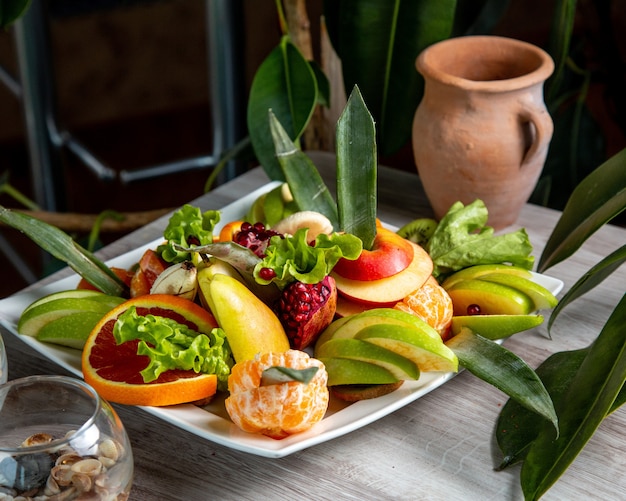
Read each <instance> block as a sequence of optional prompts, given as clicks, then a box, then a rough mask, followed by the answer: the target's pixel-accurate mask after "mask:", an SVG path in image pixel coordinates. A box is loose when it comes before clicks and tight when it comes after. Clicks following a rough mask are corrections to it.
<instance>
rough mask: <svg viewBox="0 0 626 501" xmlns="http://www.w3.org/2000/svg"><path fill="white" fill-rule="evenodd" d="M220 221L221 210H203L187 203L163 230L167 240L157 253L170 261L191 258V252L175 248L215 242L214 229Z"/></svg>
mask: <svg viewBox="0 0 626 501" xmlns="http://www.w3.org/2000/svg"><path fill="white" fill-rule="evenodd" d="M219 221H220V213H219V211H215V210H209V211H206V212H204V213H203V212H202V211H201V210H200V209H199V208H198V207H193V206H192V205H189V204H185V205H183V206H182V207H181V208H180V209H179V210H177V211H176V212H174V213H173V214H172V216H171V217H170V219H169V221H168V223H167V227H166V228H165V230H164V231H163V238H164V239H165V240H166V242H165V243H164V244H162V245H159V246H158V247H157V253H158V254H159V255H160V256H161V257H162V258H163V259H165V261H167V262H168V263H180V262H182V261H187V260H188V259H190V253H189V252H185V251H181V250H179V249H176V248H175V245H178V246H181V247H190V246H192V245H206V244H210V243H212V242H213V229H214V228H215V225H216V224H217V223H219Z"/></svg>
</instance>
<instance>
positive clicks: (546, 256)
mask: <svg viewBox="0 0 626 501" xmlns="http://www.w3.org/2000/svg"><path fill="white" fill-rule="evenodd" d="M624 209H626V149H624V150H622V151H621V152H619V153H617V154H616V155H614V156H613V157H611V158H610V159H609V160H607V161H606V162H604V163H603V164H602V165H600V167H598V168H597V169H596V170H594V171H593V172H592V173H591V174H589V175H588V176H587V177H586V178H585V179H583V180H582V181H581V182H580V183H579V184H578V186H577V187H576V189H575V190H574V191H573V192H572V194H571V196H570V198H569V200H568V202H567V205H566V206H565V209H563V214H561V217H560V219H559V221H558V222H557V224H556V227H555V228H554V230H553V231H552V234H551V235H550V238H549V239H548V242H547V244H546V246H545V248H544V250H543V252H542V254H541V258H540V259H539V264H538V266H537V269H538V271H539V272H543V271H545V270H546V269H548V268H550V267H551V266H554V265H556V264H558V263H560V262H561V261H563V260H565V259H567V258H568V257H569V256H571V255H572V254H573V253H574V252H576V250H578V248H579V247H580V246H581V245H582V244H583V243H584V242H585V240H587V238H589V236H591V235H592V234H593V233H595V232H596V231H597V230H598V229H599V228H600V227H602V226H603V225H604V224H605V223H607V222H608V221H610V220H611V219H613V218H614V217H615V216H616V215H617V214H619V213H620V212H622V211H623V210H624Z"/></svg>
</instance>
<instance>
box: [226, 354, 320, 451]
mask: <svg viewBox="0 0 626 501" xmlns="http://www.w3.org/2000/svg"><path fill="white" fill-rule="evenodd" d="M276 366H279V367H289V368H292V369H306V368H309V367H318V371H317V372H316V373H315V376H314V377H313V379H311V381H309V382H308V383H307V384H303V383H300V382H297V381H290V382H286V383H279V384H272V385H267V386H260V384H261V376H262V374H263V371H264V370H265V369H268V368H270V367H276ZM327 381H328V374H327V372H326V369H325V367H324V364H323V363H322V362H321V361H319V360H317V359H315V358H312V357H309V355H308V354H306V353H305V352H303V351H298V350H288V351H286V352H284V353H275V352H274V353H264V354H262V355H260V356H257V357H255V358H254V359H252V360H246V361H243V362H239V363H237V364H235V366H234V367H233V369H232V372H231V375H230V377H229V379H228V389H229V391H230V396H229V397H228V398H227V399H226V401H225V406H226V411H227V412H228V415H229V416H230V418H231V419H232V421H233V422H234V423H235V424H236V425H237V426H238V427H239V428H241V429H242V430H243V431H246V432H249V433H261V434H263V435H266V436H268V437H271V438H274V439H282V438H285V437H287V436H289V435H292V434H294V433H299V432H302V431H305V430H307V429H309V428H311V427H312V426H313V425H314V424H315V423H318V422H319V421H321V420H322V418H323V417H324V415H325V413H326V409H327V408H328V399H329V392H328V387H327Z"/></svg>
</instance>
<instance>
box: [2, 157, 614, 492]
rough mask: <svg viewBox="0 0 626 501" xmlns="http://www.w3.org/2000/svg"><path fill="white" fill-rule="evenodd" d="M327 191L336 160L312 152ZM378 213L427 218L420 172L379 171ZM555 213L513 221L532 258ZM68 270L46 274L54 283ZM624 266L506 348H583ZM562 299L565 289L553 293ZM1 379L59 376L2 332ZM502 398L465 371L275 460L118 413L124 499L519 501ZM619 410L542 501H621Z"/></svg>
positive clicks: (152, 234) (216, 198)
mask: <svg viewBox="0 0 626 501" xmlns="http://www.w3.org/2000/svg"><path fill="white" fill-rule="evenodd" d="M311 156H312V157H313V158H314V159H315V161H316V163H317V165H318V167H319V169H320V171H321V172H322V174H323V175H324V177H325V178H326V179H327V182H328V185H329V186H331V185H332V184H333V178H334V172H333V165H334V163H333V162H334V161H333V158H332V157H331V156H329V155H326V154H313V153H311ZM265 182H267V178H266V176H265V175H264V173H263V172H262V171H260V170H259V169H257V170H254V171H251V172H249V173H247V174H245V175H243V176H241V177H239V178H238V179H236V180H235V181H232V182H231V183H228V184H226V185H224V186H221V187H219V188H217V189H216V190H214V191H212V192H210V193H209V194H207V195H205V196H202V197H200V198H199V199H197V200H194V201H192V203H193V204H194V205H197V206H199V207H201V208H202V209H203V210H207V209H218V208H220V207H222V206H224V205H226V204H228V203H230V202H232V201H234V200H237V199H238V198H240V197H242V196H244V195H246V194H247V193H250V192H251V191H252V190H253V189H255V188H257V187H259V186H261V185H263V184H264V183H265ZM378 198H379V215H380V217H381V218H382V219H383V220H384V221H386V222H389V223H391V224H395V225H401V224H402V223H404V222H407V221H409V220H411V219H413V218H416V217H426V216H429V215H430V214H431V211H430V208H429V205H428V202H427V201H426V199H425V197H424V194H423V192H422V190H421V186H420V184H419V181H418V177H417V175H416V174H413V173H408V172H402V171H398V170H391V169H386V168H383V167H381V169H380V171H379V196H378ZM558 216H559V213H558V212H556V211H552V210H548V209H544V208H541V207H536V206H531V205H527V206H526V207H525V208H524V210H523V212H522V214H521V216H520V219H519V221H518V223H517V225H519V226H523V227H525V228H526V229H527V231H528V233H529V235H530V239H531V242H532V243H533V245H534V248H535V255H536V256H537V258H538V256H539V254H540V252H541V250H542V248H543V246H544V245H545V242H546V239H547V237H548V235H549V233H550V232H551V231H552V229H553V227H554V225H555V223H556V221H557V219H558ZM166 222H167V219H166V218H162V219H160V220H158V221H155V222H154V223H151V224H150V225H148V226H146V227H145V228H142V229H140V230H138V231H135V232H134V233H132V234H130V235H128V236H126V237H124V238H122V239H121V240H119V241H117V242H115V243H114V244H112V245H110V246H108V247H107V248H105V249H103V250H102V251H101V252H100V256H101V257H102V258H107V259H108V258H110V257H113V256H116V255H119V254H122V253H124V252H126V251H128V250H131V249H133V248H135V247H137V246H139V245H140V244H143V243H146V242H149V241H151V240H153V239H155V238H158V237H159V236H160V235H161V234H162V230H163V228H164V227H165V224H166ZM625 241H626V231H625V230H624V229H621V228H617V227H606V228H603V229H602V230H601V231H600V232H598V233H597V234H596V235H595V236H594V237H593V238H592V239H591V241H590V242H588V243H587V244H586V245H585V246H584V247H583V248H582V249H581V250H580V251H579V252H578V253H577V254H576V255H575V257H573V258H570V259H569V260H568V261H567V262H565V263H563V264H560V265H558V266H556V267H554V268H551V269H550V270H548V272H547V274H549V275H551V276H554V277H557V278H559V279H561V280H563V281H564V283H565V290H568V289H569V287H571V285H572V284H573V283H574V282H575V281H576V280H577V279H578V278H579V277H580V276H581V275H582V274H583V273H584V272H585V271H586V270H587V269H588V268H590V267H591V266H592V265H593V264H594V263H596V262H597V261H598V260H599V259H600V258H601V257H603V256H605V255H607V254H608V253H609V252H610V251H612V250H614V249H616V248H618V247H619V246H621V245H623V244H624V242H625ZM65 273H66V272H60V273H58V274H57V275H55V276H53V277H51V278H49V279H47V280H46V281H50V280H53V279H57V278H59V277H60V276H63V275H64V274H65ZM625 283H626V269H624V268H622V269H620V270H619V272H618V273H615V274H614V275H613V276H612V277H610V278H609V279H608V280H606V281H605V282H604V283H602V284H601V285H600V286H599V287H597V288H596V289H595V290H593V291H592V292H590V293H588V294H587V295H586V296H585V297H583V298H581V299H578V300H577V301H576V302H575V303H574V304H573V305H571V306H570V307H568V308H566V309H565V310H564V312H563V313H562V314H561V316H560V318H559V319H558V320H557V322H556V324H555V326H554V327H553V332H552V339H549V338H548V337H547V334H546V330H545V327H544V326H541V327H539V328H537V329H535V330H532V331H527V332H524V333H521V334H517V335H516V336H514V337H513V338H511V339H509V340H507V341H506V343H505V345H506V346H507V347H508V348H509V349H510V350H512V351H514V352H515V353H517V354H518V355H520V356H521V357H522V358H524V359H525V360H526V361H527V362H528V363H529V364H530V365H531V366H533V367H535V366H537V365H538V364H539V363H541V362H542V361H543V360H544V359H545V358H546V357H547V356H548V355H550V354H551V353H553V352H556V351H563V350H570V349H575V348H581V347H584V346H587V345H588V344H589V343H590V342H591V340H593V339H594V338H595V336H596V335H597V334H598V333H599V331H600V328H601V326H602V325H603V324H604V323H605V321H606V320H607V318H608V316H609V314H610V312H611V311H612V309H613V307H614V306H615V305H616V304H617V303H618V301H619V300H620V299H621V297H622V295H623V293H624V284H625ZM561 294H562V293H561ZM3 337H4V340H5V344H6V345H7V350H8V356H9V378H10V379H14V378H17V377H21V376H26V375H30V374H42V373H64V370H63V369H61V368H60V367H58V366H57V365H55V364H53V363H51V362H49V361H47V360H45V359H43V358H42V357H41V356H40V355H38V354H37V353H36V352H35V351H33V350H32V349H31V348H29V347H28V346H26V345H25V344H24V343H22V342H21V341H19V340H18V339H16V338H15V337H14V336H12V335H11V334H9V333H7V332H4V333H3ZM506 401H507V397H506V396H505V395H504V394H502V393H501V392H499V391H498V390H496V389H495V388H493V387H492V386H490V385H488V384H486V383H484V382H482V381H481V380H479V379H477V378H476V377H474V376H472V375H471V374H470V373H468V372H467V371H465V372H463V373H461V374H460V375H458V376H457V377H455V378H454V379H452V380H451V381H450V382H448V383H446V384H445V385H443V386H442V387H440V388H438V389H436V390H435V391H433V392H431V393H429V394H427V395H426V396H424V397H422V398H420V399H419V400H417V401H415V402H413V403H411V404H409V405H407V406H406V407H404V408H402V409H400V410H398V411H396V412H394V413H392V414H391V415H389V416H387V417H384V418H382V419H380V420H378V421H376V422H374V423H373V424H370V425H368V426H366V427H364V428H361V429H359V430H357V431H354V432H352V433H349V434H347V435H344V436H342V437H340V438H337V439H334V440H331V441H329V442H326V443H323V444H320V445H317V446H314V447H311V448H309V449H305V450H303V451H300V452H297V453H294V454H292V455H290V456H287V457H284V458H279V459H268V458H263V457H258V456H255V455H250V454H247V453H243V452H238V451H235V450H231V449H228V448H226V447H223V446H220V445H217V444H214V443H212V442H208V441H205V440H203V439H199V438H197V437H196V436H195V435H193V434H191V433H189V432H187V431H184V430H181V429H179V428H177V427H175V426H173V425H171V424H168V423H166V422H163V421H161V420H160V419H158V418H156V417H154V416H152V415H150V414H148V413H146V412H144V411H143V410H141V409H137V408H132V407H126V406H119V405H117V406H116V409H117V411H118V413H119V415H120V417H121V419H122V421H123V422H124V425H125V427H126V429H127V431H128V434H129V436H130V440H131V443H132V447H133V453H134V458H135V481H134V485H133V489H132V492H131V497H130V499H131V500H137V501H139V500H150V501H153V500H188V501H192V500H205V499H206V500H209V499H211V500H212V499H220V500H244V499H245V500H248V499H250V500H252V499H254V500H263V499H268V500H270V499H271V500H276V501H278V500H290V501H292V500H300V499H307V500H308V499H311V500H313V499H314V500H326V499H328V500H330V499H332V500H349V499H354V500H370V499H371V500H374V499H376V500H379V499H394V500H445V501H449V500H482V501H485V500H498V501H500V500H521V499H523V496H522V492H521V489H520V486H519V467H514V468H511V469H509V470H507V471H504V472H496V471H495V470H494V467H495V466H496V465H497V464H498V463H499V461H500V459H501V456H500V453H499V449H498V447H497V445H496V444H495V440H494V425H495V422H496V419H497V417H498V413H499V411H500V409H501V408H502V406H503V405H504V403H505V402H506ZM625 451H626V409H624V408H621V409H619V410H618V411H616V412H614V413H613V414H612V415H610V416H609V417H608V418H607V419H605V421H604V422H603V423H602V425H601V426H600V428H599V429H598V431H597V432H596V434H595V435H594V436H593V438H592V439H591V440H590V441H589V443H588V444H587V445H586V447H585V449H584V450H583V451H582V453H581V454H580V455H579V456H578V458H577V459H576V461H575V462H574V463H573V464H572V465H571V466H570V468H569V470H568V471H567V472H566V474H565V475H563V476H562V477H561V479H560V480H559V481H558V482H557V483H556V484H555V485H554V486H553V487H552V489H550V490H549V491H548V493H547V494H546V495H545V496H544V498H543V499H546V500H559V501H561V500H570V501H572V500H585V501H586V500H596V499H597V500H603V501H608V500H619V499H624V498H625V496H626V494H625V493H626V475H625V473H626V454H625Z"/></svg>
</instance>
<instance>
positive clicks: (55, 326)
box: [36, 311, 104, 350]
mask: <svg viewBox="0 0 626 501" xmlns="http://www.w3.org/2000/svg"><path fill="white" fill-rule="evenodd" d="M103 316H104V314H102V313H97V312H93V311H81V312H78V313H72V314H71V315H66V316H63V317H59V318H57V319H56V320H53V321H51V322H48V323H47V324H46V325H44V326H43V327H42V328H41V329H39V331H38V332H37V336H36V338H37V340H39V341H42V342H45V343H54V344H59V345H62V346H68V347H70V348H76V349H77V350H82V349H83V346H85V341H86V340H87V337H88V336H89V334H90V333H91V331H92V329H93V328H94V327H95V326H96V324H97V323H98V322H99V321H100V319H101V318H102V317H103Z"/></svg>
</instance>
